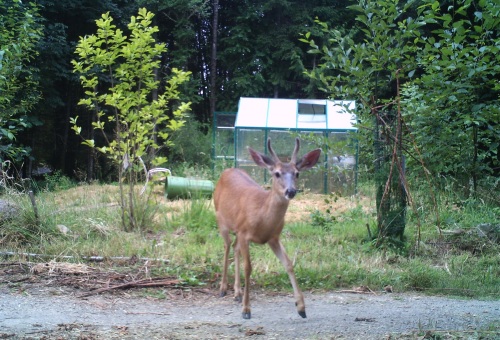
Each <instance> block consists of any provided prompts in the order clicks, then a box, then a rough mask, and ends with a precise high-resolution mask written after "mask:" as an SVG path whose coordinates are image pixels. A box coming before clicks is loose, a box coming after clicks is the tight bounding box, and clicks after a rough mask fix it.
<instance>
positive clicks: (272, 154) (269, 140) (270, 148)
mask: <svg viewBox="0 0 500 340" xmlns="http://www.w3.org/2000/svg"><path fill="white" fill-rule="evenodd" d="M267 149H268V150H269V153H270V154H271V156H273V159H274V161H275V162H276V163H278V162H281V161H280V159H279V157H278V155H276V153H275V152H274V150H273V148H272V147H271V138H269V137H268V138H267Z"/></svg>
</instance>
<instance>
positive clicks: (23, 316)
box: [0, 259, 500, 339]
mask: <svg viewBox="0 0 500 340" xmlns="http://www.w3.org/2000/svg"><path fill="white" fill-rule="evenodd" d="M132 261H133V259H132ZM136 268H142V267H136ZM215 287H216V283H213V285H212V286H211V287H206V288H199V287H190V286H188V285H187V284H186V283H183V282H180V281H179V280H177V279H175V278H168V277H165V278H155V279H151V278H149V277H148V273H147V271H145V270H136V272H128V273H123V272H120V271H118V270H112V269H111V268H109V267H106V268H105V269H103V268H99V267H98V266H96V267H90V266H87V265H82V264H80V265H75V264H69V263H54V262H49V263H45V264H26V263H25V264H21V263H1V264H0V339H242V338H248V337H252V339H479V338H481V339H498V338H500V323H499V320H500V301H498V300H497V301H478V300H460V299H450V298H444V297H428V296H421V295H415V294H397V293H388V292H384V293H382V292H373V291H371V290H370V289H369V288H367V287H363V288H364V289H353V290H347V291H338V292H306V293H305V298H306V306H307V318H306V319H302V318H301V317H300V316H299V315H298V314H297V313H296V310H295V306H294V303H293V296H292V295H291V294H272V293H270V292H264V291H258V290H256V289H254V290H252V293H251V294H252V296H251V299H252V319H250V320H243V319H242V318H241V306H240V305H239V303H237V302H235V301H234V300H233V299H232V298H231V297H225V298H219V297H218V292H217V289H216V288H215ZM159 296H161V297H162V298H158V297H159Z"/></svg>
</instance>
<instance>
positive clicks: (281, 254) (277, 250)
mask: <svg viewBox="0 0 500 340" xmlns="http://www.w3.org/2000/svg"><path fill="white" fill-rule="evenodd" d="M268 244H269V246H270V247H271V249H272V250H273V252H274V254H275V255H276V257H277V258H278V259H279V260H280V261H281V263H282V264H283V266H284V267H285V270H286V272H287V273H288V277H289V278H290V282H291V283H292V287H293V294H294V296H295V305H296V306H297V312H298V313H299V315H300V316H301V317H303V318H305V317H306V305H305V303H304V295H302V292H301V291H300V288H299V285H298V284H297V279H296V278H295V273H294V272H293V264H292V261H290V259H289V258H288V255H287V254H286V251H285V248H284V247H283V244H281V242H280V240H279V239H272V240H270V241H269V242H268Z"/></svg>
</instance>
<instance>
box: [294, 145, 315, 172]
mask: <svg viewBox="0 0 500 340" xmlns="http://www.w3.org/2000/svg"><path fill="white" fill-rule="evenodd" d="M320 155H321V149H316V150H313V151H310V152H308V153H306V154H305V155H304V156H302V158H301V159H299V160H298V161H297V164H296V165H295V166H296V167H297V170H299V171H302V170H307V169H310V168H312V167H313V166H314V165H316V163H317V162H318V160H319V156H320Z"/></svg>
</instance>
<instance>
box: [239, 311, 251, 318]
mask: <svg viewBox="0 0 500 340" xmlns="http://www.w3.org/2000/svg"><path fill="white" fill-rule="evenodd" d="M241 316H243V319H246V320H248V319H251V318H252V313H250V312H243V313H241Z"/></svg>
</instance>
